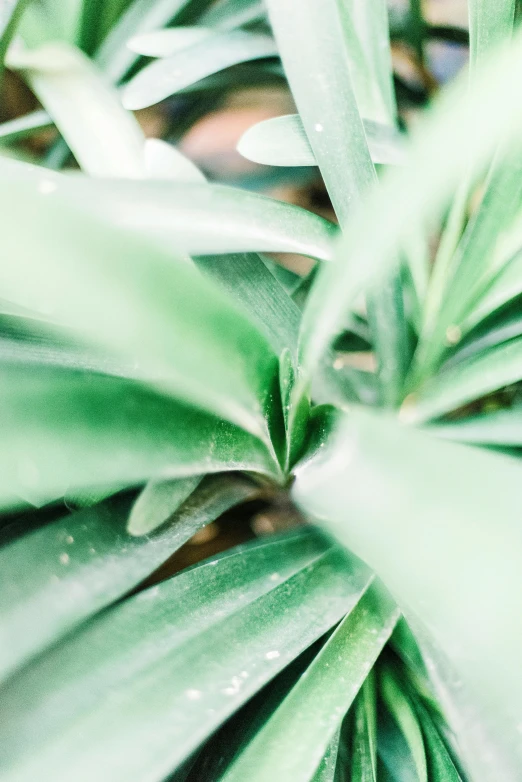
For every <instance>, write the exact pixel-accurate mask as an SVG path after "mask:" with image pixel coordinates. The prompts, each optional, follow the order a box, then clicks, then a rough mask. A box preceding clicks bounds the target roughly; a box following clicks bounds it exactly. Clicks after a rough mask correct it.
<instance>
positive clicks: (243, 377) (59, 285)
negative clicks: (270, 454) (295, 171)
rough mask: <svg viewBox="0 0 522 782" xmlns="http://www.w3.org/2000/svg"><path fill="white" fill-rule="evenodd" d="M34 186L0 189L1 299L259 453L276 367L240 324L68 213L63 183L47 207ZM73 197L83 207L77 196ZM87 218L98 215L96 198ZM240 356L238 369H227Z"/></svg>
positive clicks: (141, 245) (156, 259)
mask: <svg viewBox="0 0 522 782" xmlns="http://www.w3.org/2000/svg"><path fill="white" fill-rule="evenodd" d="M8 170H9V171H11V169H10V168H9V169H8ZM16 171H18V168H17V167H16ZM24 171H25V169H24ZM38 181H39V175H38V174H35V175H34V176H33V178H32V180H31V179H28V180H18V177H16V179H12V180H11V181H5V180H4V186H3V191H1V190H0V203H1V205H2V209H3V211H4V215H5V216H6V217H7V216H9V219H8V220H7V223H6V226H5V230H4V232H3V248H4V252H5V254H6V257H7V258H9V263H4V264H3V265H2V270H1V272H0V292H1V293H2V295H3V296H4V297H5V298H7V299H9V300H11V301H13V302H15V303H18V304H21V305H22V306H26V307H29V308H30V309H33V310H36V311H40V312H41V311H42V310H43V311H44V313H49V312H51V313H52V316H53V321H54V322H55V323H57V324H63V326H67V327H69V328H73V329H75V330H77V331H78V333H79V334H80V335H81V336H82V337H83V338H84V339H86V340H88V341H89V342H90V343H91V344H94V345H98V346H102V347H103V348H104V349H105V350H106V351H107V352H111V353H113V354H116V355H117V356H118V357H121V358H123V359H125V360H131V361H134V362H138V364H139V366H140V377H142V378H143V379H145V378H147V379H148V382H149V383H150V384H153V385H155V386H157V387H161V388H162V389H163V390H168V391H169V392H170V393H172V394H173V396H175V397H177V398H180V399H185V400H186V401H188V402H189V403H191V404H195V405H199V406H200V407H202V409H204V410H207V411H209V412H212V413H215V414H217V415H219V416H221V417H223V418H225V419H227V420H233V421H234V422H235V423H238V424H239V425H240V426H244V427H246V429H248V430H251V431H252V432H253V433H254V432H255V433H256V435H257V436H260V437H261V438H262V439H264V440H265V442H266V436H267V424H266V421H265V418H264V406H265V403H266V401H267V394H268V393H269V391H270V388H271V384H272V383H273V382H274V378H275V375H276V372H277V360H276V358H275V356H274V354H273V353H272V352H271V350H270V348H269V346H268V344H267V343H266V341H265V340H264V338H263V337H262V336H261V335H260V334H259V332H258V331H257V329H256V328H255V327H254V326H253V324H251V323H250V322H249V321H248V319H247V318H246V317H245V315H244V313H242V312H241V311H240V310H239V309H238V308H237V307H236V306H235V305H234V303H233V302H232V301H231V300H230V299H229V298H228V297H226V296H225V295H224V294H222V293H221V292H220V291H219V290H218V289H217V288H215V286H213V285H212V284H211V283H210V282H208V281H207V280H205V279H204V278H203V277H202V276H201V275H200V274H199V273H198V271H197V270H196V269H195V268H193V267H192V266H191V265H189V264H187V263H182V262H178V261H177V260H176V259H175V258H173V257H172V254H171V253H166V252H162V251H160V250H159V249H158V248H157V247H156V248H154V246H153V243H151V242H150V241H148V242H144V241H138V240H137V238H136V237H134V236H131V235H130V234H129V232H125V231H124V230H122V229H121V228H119V227H115V226H111V225H108V224H107V222H108V221H110V219H111V215H108V216H104V215H103V214H99V216H98V215H96V216H94V217H92V216H90V215H89V214H88V212H87V210H86V209H80V208H78V206H77V205H76V204H75V203H74V198H73V196H72V192H73V190H74V186H73V185H74V183H68V181H67V179H66V178H65V177H64V178H57V179H56V180H53V181H54V183H55V182H56V181H59V182H62V181H65V182H66V186H65V187H64V188H63V190H62V189H61V188H60V186H59V185H56V190H55V192H53V193H52V197H51V198H45V197H42V195H41V194H40V193H39V192H38ZM88 183H89V184H90V185H95V186H96V185H97V184H100V185H102V184H104V183H102V182H97V181H95V180H90V181H89V182H88ZM69 184H70V185H71V188H72V189H71V191H68V188H67V185H69ZM85 184H87V182H86V183H85ZM105 184H106V183H105ZM149 184H150V185H153V186H154V185H155V186H160V185H161V184H165V185H167V189H168V188H169V186H170V183H160V182H158V183H149ZM79 186H80V190H79V193H81V195H82V198H81V199H79V202H80V204H81V205H82V206H83V205H84V204H85V195H86V193H85V192H84V191H83V188H82V183H81V182H80V183H79ZM195 187H199V186H197V185H196V186H195ZM202 187H206V186H202ZM182 189H183V188H182ZM140 192H141V191H140ZM180 194H181V191H180ZM135 195H136V196H137V195H138V190H136V191H135ZM112 203H113V209H114V210H115V211H116V209H117V203H116V202H112ZM93 208H94V209H95V210H101V212H103V205H102V203H101V198H98V204H97V205H96V206H95V207H93ZM164 217H166V214H164ZM21 219H22V220H30V222H31V231H26V232H23V234H20V233H19V231H18V229H17V226H18V225H19V224H20V220H21ZM113 219H114V218H113ZM114 222H117V221H116V220H114ZM94 302H95V305H94V304H93V303H94ZM216 324H219V330H218V329H216ZM241 355H242V356H244V357H245V360H247V363H243V362H242V361H241V360H238V356H241Z"/></svg>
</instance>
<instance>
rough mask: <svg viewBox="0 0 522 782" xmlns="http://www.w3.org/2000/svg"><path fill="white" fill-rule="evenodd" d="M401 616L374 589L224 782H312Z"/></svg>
mask: <svg viewBox="0 0 522 782" xmlns="http://www.w3.org/2000/svg"><path fill="white" fill-rule="evenodd" d="M397 617H398V611H397V608H396V606H395V605H394V604H393V602H392V601H390V600H389V599H388V598H383V597H382V596H380V595H379V594H378V592H376V591H374V590H373V589H371V590H370V591H369V592H368V593H367V594H365V595H364V596H363V597H361V599H360V601H359V603H358V605H357V606H356V607H355V608H354V609H353V611H352V612H351V613H350V614H349V615H348V616H347V617H346V619H345V620H344V621H343V623H342V624H341V625H340V627H339V628H338V629H337V630H336V632H335V633H334V635H333V636H332V637H331V639H330V640H329V641H328V643H327V644H326V645H325V647H324V648H323V649H322V650H321V652H320V653H319V654H318V656H317V657H316V659H315V660H314V661H313V663H312V664H311V665H310V667H309V668H308V670H307V672H306V674H305V675H304V676H303V677H302V678H301V680H300V681H299V682H298V684H297V685H296V686H295V687H294V689H293V690H292V691H291V692H290V694H289V695H288V697H287V698H286V699H285V701H284V702H283V703H282V704H281V706H280V707H279V709H278V710H277V711H276V713H275V714H274V716H273V717H272V718H271V719H270V720H269V721H268V723H267V724H266V725H265V726H264V727H263V729H262V730H261V731H260V732H259V734H258V735H257V736H256V737H255V738H254V739H253V741H252V742H251V744H250V745H249V747H248V748H247V749H246V750H245V752H244V753H243V754H242V755H240V757H239V758H238V760H237V761H236V762H235V763H234V764H233V765H232V767H231V769H230V770H228V771H227V773H226V774H225V776H224V777H223V782H239V781H240V780H241V781H242V780H245V779H249V780H252V782H265V780H273V779H274V778H276V775H277V774H279V775H280V776H281V778H282V779H291V780H292V782H309V780H311V779H312V777H313V775H314V772H315V771H316V769H317V768H318V766H319V764H320V762H321V759H322V758H323V756H324V753H325V752H326V751H327V748H328V745H329V743H330V741H331V740H332V739H333V737H334V736H335V733H336V732H337V730H338V729H339V727H340V724H341V721H342V719H343V717H344V715H345V714H346V712H347V710H348V708H349V707H350V706H351V704H352V702H353V700H354V698H355V696H356V694H357V692H358V691H359V689H360V688H361V686H362V684H363V682H364V680H365V678H366V676H367V674H368V671H369V670H370V668H371V666H372V665H373V664H374V662H375V660H376V659H377V656H378V655H379V653H380V651H381V649H382V648H383V646H384V644H385V643H386V641H387V640H388V638H389V636H390V634H391V632H392V631H393V628H394V626H395V623H396V621H397Z"/></svg>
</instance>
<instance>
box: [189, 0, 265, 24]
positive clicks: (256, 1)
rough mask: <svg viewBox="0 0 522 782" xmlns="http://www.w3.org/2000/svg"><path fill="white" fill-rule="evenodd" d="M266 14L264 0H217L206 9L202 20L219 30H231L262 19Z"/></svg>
mask: <svg viewBox="0 0 522 782" xmlns="http://www.w3.org/2000/svg"><path fill="white" fill-rule="evenodd" d="M265 16H266V9H265V5H264V2H263V0H241V2H240V3H238V2H237V0H217V2H216V3H213V4H212V5H211V6H210V8H209V9H208V10H207V11H205V13H204V14H203V16H202V18H201V21H202V23H203V24H208V25H211V26H213V27H216V28H218V29H219V30H231V29H233V28H235V27H243V26H245V25H248V24H252V23H253V22H257V21H260V20H261V19H263V18H264V17H265Z"/></svg>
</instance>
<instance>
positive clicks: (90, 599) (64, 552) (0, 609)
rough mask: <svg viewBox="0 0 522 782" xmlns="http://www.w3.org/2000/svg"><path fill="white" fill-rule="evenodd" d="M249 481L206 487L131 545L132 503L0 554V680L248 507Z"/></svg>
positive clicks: (92, 512)
mask: <svg viewBox="0 0 522 782" xmlns="http://www.w3.org/2000/svg"><path fill="white" fill-rule="evenodd" d="M253 489H255V487H254V486H253V484H251V483H249V482H248V481H246V480H245V479H242V480H241V479H236V478H235V477H233V476H222V477H221V478H220V479H219V481H216V480H214V479H212V478H211V479H207V480H206V481H205V482H203V484H202V485H201V487H200V489H199V490H197V491H196V492H195V494H194V496H193V498H191V499H190V500H189V501H188V502H187V503H185V504H184V506H183V508H182V509H180V511H179V512H178V514H176V518H175V519H174V520H173V523H172V524H170V525H169V526H168V527H166V528H165V529H164V530H163V531H162V532H160V533H158V534H156V535H153V536H143V537H141V538H136V537H133V536H132V535H129V534H128V533H127V532H126V529H125V525H126V521H127V517H128V512H129V508H130V502H129V500H125V499H123V500H122V499H115V500H111V501H108V502H105V503H104V504H103V505H97V506H96V507H93V508H88V509H86V510H82V511H80V512H78V513H73V514H68V515H67V516H65V517H64V518H61V519H59V520H58V521H54V522H52V523H50V524H47V525H46V526H43V527H41V528H40V529H37V530H35V531H33V532H30V533H28V534H26V535H25V536H23V537H21V538H20V539H18V540H16V541H15V542H13V543H11V544H10V545H7V546H4V547H2V548H0V564H1V568H0V586H1V589H0V618H1V622H0V639H1V641H2V643H1V647H0V680H3V679H5V678H6V676H7V675H8V674H10V673H12V671H13V670H15V669H17V668H19V667H20V666H21V665H22V664H23V663H25V662H27V660H28V659H29V658H31V657H34V656H35V655H36V654H37V653H39V652H41V651H42V650H43V649H45V648H47V647H48V646H50V645H51V644H52V643H53V642H56V640H57V639H59V638H61V637H62V636H64V635H65V634H66V633H67V632H69V631H70V630H71V628H73V627H75V626H76V625H78V624H79V623H80V622H81V621H82V620H83V619H85V618H86V617H89V616H91V615H92V614H95V613H97V612H98V611H100V610H101V609H102V608H103V607H104V606H107V605H109V604H110V603H113V602H114V601H115V600H117V599H118V598H120V597H121V596H122V595H124V594H126V593H127V592H129V591H130V590H131V589H133V588H134V587H135V586H136V585H137V584H139V583H140V582H141V581H143V580H144V579H145V578H146V577H147V576H149V575H150V574H151V573H152V572H153V571H154V570H156V569H157V568H158V567H159V566H160V565H161V564H162V563H163V562H165V560H167V559H168V558H169V556H170V555H171V554H173V553H174V552H175V551H176V550H177V549H178V548H179V547H180V546H181V545H183V543H185V542H186V541H187V540H188V539H189V538H190V537H191V536H192V535H193V534H194V533H195V532H197V530H198V529H200V528H201V527H202V526H203V525H204V524H207V523H208V522H209V521H214V519H215V518H217V517H218V516H219V515H220V514H221V513H224V512H225V511H226V510H228V509H229V508H230V507H233V506H234V505H237V504H238V503H239V502H242V501H243V500H245V499H248V498H249V497H250V496H251V494H252V491H253Z"/></svg>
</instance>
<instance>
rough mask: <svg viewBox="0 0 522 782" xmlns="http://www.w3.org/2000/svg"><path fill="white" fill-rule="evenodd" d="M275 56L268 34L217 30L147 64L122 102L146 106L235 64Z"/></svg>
mask: <svg viewBox="0 0 522 782" xmlns="http://www.w3.org/2000/svg"><path fill="white" fill-rule="evenodd" d="M276 56H277V47H276V45H275V43H274V41H273V40H272V38H270V37H269V36H267V35H260V34H256V33H247V32H244V31H243V30H233V31H232V32H229V33H222V34H219V33H218V34H216V35H214V36H212V37H211V38H207V39H205V40H203V41H202V42H201V43H195V44H194V45H193V46H191V47H190V48H187V49H183V50H181V51H179V52H177V53H176V54H173V55H172V56H171V57H166V58H164V59H160V60H156V61H155V62H152V63H150V64H149V65H146V66H145V68H143V69H142V70H141V71H139V73H137V74H136V76H134V78H132V79H131V80H130V82H129V83H128V84H127V85H126V87H125V89H124V91H123V105H124V106H125V107H126V108H127V109H132V110H136V109H144V108H146V107H147V106H153V105H154V104H156V103H159V102H160V101H162V100H164V99H165V98H168V97H169V96H170V95H174V94H175V93H176V92H179V91H180V90H182V89H185V88H186V87H189V86H190V85H191V84H194V83H195V82H198V81H201V80H202V79H204V78H206V77H207V76H211V75H212V74H214V73H218V72H219V71H222V70H225V68H230V67H231V66H232V65H237V64H238V63H242V62H248V61H249V60H258V59H262V58H265V57H276Z"/></svg>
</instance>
